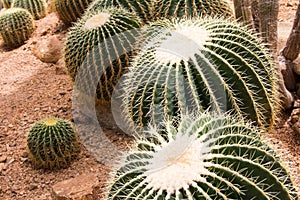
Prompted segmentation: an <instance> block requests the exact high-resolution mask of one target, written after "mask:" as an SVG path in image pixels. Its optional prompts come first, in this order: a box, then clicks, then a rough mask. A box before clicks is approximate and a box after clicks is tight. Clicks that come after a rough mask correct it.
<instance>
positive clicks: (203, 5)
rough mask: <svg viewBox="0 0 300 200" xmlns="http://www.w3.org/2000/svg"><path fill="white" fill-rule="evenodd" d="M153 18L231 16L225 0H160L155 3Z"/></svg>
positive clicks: (231, 13)
mask: <svg viewBox="0 0 300 200" xmlns="http://www.w3.org/2000/svg"><path fill="white" fill-rule="evenodd" d="M154 11H155V18H156V19H157V18H158V19H165V18H167V19H172V18H174V17H177V18H193V17H199V16H201V17H203V16H206V15H208V16H219V17H220V16H222V17H226V18H227V17H233V11H232V9H231V7H230V5H229V4H228V2H227V1H226V0H184V1H183V0H161V1H157V3H156V4H155V10H154Z"/></svg>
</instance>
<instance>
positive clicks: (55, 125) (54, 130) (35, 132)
mask: <svg viewBox="0 0 300 200" xmlns="http://www.w3.org/2000/svg"><path fill="white" fill-rule="evenodd" d="M27 147H28V151H29V156H30V158H31V160H32V162H33V164H34V166H35V167H37V168H45V169H52V168H60V167H65V166H66V165H67V164H69V162H70V161H71V160H72V159H73V158H74V157H76V155H77V154H78V152H79V141H78V136H77V133H76V131H75V129H74V127H73V125H72V124H71V122H68V121H66V120H63V119H60V118H54V117H51V118H46V119H43V120H41V121H39V122H37V123H36V124H34V125H33V127H32V128H31V129H30V130H29V134H28V137H27Z"/></svg>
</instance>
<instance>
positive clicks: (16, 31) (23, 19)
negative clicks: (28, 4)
mask: <svg viewBox="0 0 300 200" xmlns="http://www.w3.org/2000/svg"><path fill="white" fill-rule="evenodd" d="M34 28H35V26H34V19H33V17H32V15H31V14H30V13H29V12H28V11H27V10H25V9H22V8H10V9H7V10H5V11H4V12H2V13H1V14H0V34H1V36H2V39H3V41H4V43H5V44H6V45H7V46H10V47H18V46H20V45H22V44H23V43H24V42H25V41H26V40H28V39H29V37H30V36H31V34H32V33H33V31H34Z"/></svg>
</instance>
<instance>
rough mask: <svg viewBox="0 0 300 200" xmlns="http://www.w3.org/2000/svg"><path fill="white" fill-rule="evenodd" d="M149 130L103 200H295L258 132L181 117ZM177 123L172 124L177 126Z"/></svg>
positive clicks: (222, 119) (233, 123) (215, 118)
mask: <svg viewBox="0 0 300 200" xmlns="http://www.w3.org/2000/svg"><path fill="white" fill-rule="evenodd" d="M172 123H173V122H167V123H166V124H165V132H164V133H165V135H164V136H163V137H162V136H161V134H160V130H156V129H150V131H149V132H148V133H147V135H148V136H149V138H145V139H140V140H139V141H138V142H137V144H136V148H134V149H133V150H132V151H131V152H129V153H128V154H127V155H126V156H125V158H124V159H123V161H120V163H119V165H118V167H117V169H116V170H115V172H114V173H113V174H112V178H111V181H110V182H109V185H110V186H109V192H108V193H107V198H106V199H108V200H117V199H118V200H121V199H161V200H171V199H172V200H181V199H190V200H192V199H197V200H198V199H199V200H200V199H204V200H211V199H239V200H250V199H251V200H267V199H269V200H275V199H277V200H297V199H298V197H297V193H296V191H295V188H294V186H293V183H292V181H291V178H290V176H289V174H288V172H287V170H286V169H285V168H284V166H283V165H282V164H281V163H280V161H279V159H278V157H276V155H275V153H274V151H273V150H272V149H270V148H269V147H268V146H267V145H266V144H264V143H263V142H262V141H261V140H260V139H259V136H258V135H259V132H258V131H257V130H256V129H255V128H253V127H251V126H250V125H249V124H246V123H243V122H239V121H237V120H236V119H235V118H233V117H229V116H219V115H208V114H202V115H200V116H198V117H197V118H193V117H183V119H182V121H181V122H179V125H178V130H177V129H176V128H175V127H174V126H173V125H171V124H172ZM176 123H177V122H176Z"/></svg>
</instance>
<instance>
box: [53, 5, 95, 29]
mask: <svg viewBox="0 0 300 200" xmlns="http://www.w3.org/2000/svg"><path fill="white" fill-rule="evenodd" d="M92 1H93V0H54V8H55V10H56V13H57V15H58V17H59V19H61V20H62V21H63V22H64V23H66V24H70V23H71V22H76V21H77V19H78V18H80V17H81V16H82V15H83V13H84V11H85V9H86V8H87V7H88V5H89V4H90V3H91V2H92Z"/></svg>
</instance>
